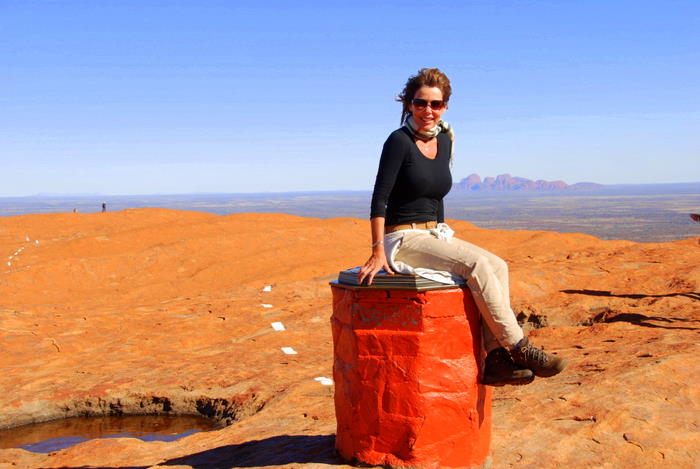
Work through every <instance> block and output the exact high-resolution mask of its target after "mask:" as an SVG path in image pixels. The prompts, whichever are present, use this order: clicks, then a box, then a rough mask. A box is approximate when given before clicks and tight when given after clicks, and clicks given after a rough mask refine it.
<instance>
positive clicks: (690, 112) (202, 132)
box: [0, 0, 700, 196]
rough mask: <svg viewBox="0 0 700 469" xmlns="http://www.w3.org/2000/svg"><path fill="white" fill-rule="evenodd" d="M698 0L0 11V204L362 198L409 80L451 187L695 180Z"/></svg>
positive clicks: (206, 4) (5, 2) (67, 5)
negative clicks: (450, 163) (448, 153)
mask: <svg viewBox="0 0 700 469" xmlns="http://www.w3.org/2000/svg"><path fill="white" fill-rule="evenodd" d="M699 31H700V2H698V1H696V0H687V1H674V0H659V1H654V2H651V1H640V0H637V1H611V0H608V1H596V0H590V1H574V0H558V1H554V0H552V1H526V0H520V1H507V0H503V1H496V0H493V1H444V2H417V1H353V2H347V1H343V2H340V1H337V2H336V1H330V0H326V1H295V2H289V1H268V2H264V3H257V2H243V1H234V0H231V1H208V0H191V1H178V0H171V1H158V0H151V1H148V0H122V1H108V0H104V1H98V0H85V1H51V0H41V1H39V0H34V1H33V0H24V1H20V0H0V164H1V165H2V171H0V175H2V179H3V181H2V183H1V184H0V196H21V195H30V194H35V193H94V192H99V193H103V194H155V193H190V192H267V191H303V190H340V189H343V190H370V189H371V187H372V184H373V182H374V175H375V173H376V168H377V162H378V157H379V152H380V151H381V146H382V144H383V142H384V140H385V139H386V137H387V135H388V134H389V133H390V132H391V131H392V130H393V129H395V128H396V127H398V124H399V115H400V105H399V104H398V103H396V102H394V97H395V95H396V94H397V93H398V92H399V91H400V90H401V88H402V86H403V84H404V82H405V80H406V78H407V77H408V75H410V74H412V73H415V71H417V70H418V69H419V68H421V67H426V66H436V67H439V68H441V69H442V70H443V71H445V72H446V73H447V74H448V75H449V76H450V78H451V80H452V86H453V96H452V99H451V100H450V109H449V110H448V111H447V113H446V114H445V116H444V118H445V119H446V120H448V121H450V122H451V123H452V125H453V126H454V128H455V131H456V133H457V143H456V153H455V164H454V167H453V177H454V179H455V180H459V179H461V178H462V177H466V176H467V175H469V174H470V173H474V172H475V173H478V174H480V175H481V176H482V177H483V176H495V175H497V174H501V173H510V174H512V175H515V176H522V177H528V178H531V179H548V180H553V179H561V180H564V181H566V182H568V183H574V182H580V181H594V182H599V183H607V184H613V183H656V182H691V181H700V170H699V169H698V167H699V166H700V165H699V164H698V162H699V161H700V139H699V138H698V137H697V134H698V129H700V73H698V72H699V68H700V32H699Z"/></svg>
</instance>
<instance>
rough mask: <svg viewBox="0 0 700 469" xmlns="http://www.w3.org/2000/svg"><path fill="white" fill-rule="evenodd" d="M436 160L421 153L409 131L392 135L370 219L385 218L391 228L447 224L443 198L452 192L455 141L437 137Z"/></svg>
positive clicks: (386, 147)
mask: <svg viewBox="0 0 700 469" xmlns="http://www.w3.org/2000/svg"><path fill="white" fill-rule="evenodd" d="M437 139H438V151H437V155H436V157H435V159H430V158H427V157H426V156H425V155H423V154H422V153H421V151H420V150H419V149H418V146H416V142H415V141H414V140H413V136H412V135H411V133H410V131H409V130H408V129H406V128H405V127H401V128H400V129H398V130H395V131H394V132H392V133H391V135H389V138H387V140H386V142H385V143H384V148H383V149H382V156H381V158H380V160H379V170H378V171H377V178H376V180H375V183H374V192H373V194H372V205H371V212H370V217H371V218H374V217H384V218H385V219H386V221H385V223H386V224H387V225H399V224H404V223H420V222H426V221H437V222H438V223H442V222H444V221H445V210H444V206H443V200H442V199H443V198H444V197H445V196H446V195H447V193H448V192H449V191H450V189H451V188H452V175H451V173H450V153H451V150H452V141H451V140H450V137H449V136H448V135H447V134H445V133H440V134H438V136H437Z"/></svg>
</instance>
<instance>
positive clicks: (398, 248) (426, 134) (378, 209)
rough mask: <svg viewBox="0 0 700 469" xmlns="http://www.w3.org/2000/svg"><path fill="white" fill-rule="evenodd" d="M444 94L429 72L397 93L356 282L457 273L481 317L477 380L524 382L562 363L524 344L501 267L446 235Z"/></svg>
mask: <svg viewBox="0 0 700 469" xmlns="http://www.w3.org/2000/svg"><path fill="white" fill-rule="evenodd" d="M451 94H452V89H451V87H450V80H449V79H448V78H447V76H446V75H445V74H444V73H442V72H441V71H440V70H439V69H437V68H424V69H422V70H420V71H419V72H418V74H416V75H414V76H411V77H409V79H408V81H407V82H406V86H405V87H404V89H403V91H402V92H401V94H399V96H398V98H397V101H400V102H401V103H402V104H403V111H402V114H401V123H402V124H403V126H402V127H401V128H400V129H398V130H395V131H394V132H392V133H391V135H389V138H388V139H387V140H386V142H385V143H384V148H383V150H382V156H381V159H380V162H379V170H378V172H377V178H376V181H375V185H374V193H373V195H372V207H371V220H370V221H371V227H372V255H371V256H370V257H369V259H368V260H367V262H366V263H365V264H364V266H363V267H362V268H361V269H360V272H359V274H358V280H359V282H360V283H362V282H363V281H364V280H367V283H368V284H371V283H372V279H373V278H374V276H375V274H376V273H377V272H379V270H381V269H384V270H385V271H386V272H387V273H389V274H393V273H394V271H399V272H402V273H409V272H416V271H417V272H419V273H420V274H421V275H423V276H429V275H431V274H432V275H433V276H436V275H437V276H438V278H439V277H440V276H441V275H442V276H443V277H444V276H448V277H449V275H450V274H456V275H459V276H461V277H462V278H463V279H465V280H466V282H467V285H468V286H469V288H470V290H471V291H472V293H473V295H474V299H475V301H476V304H477V306H478V308H479V312H480V314H481V317H482V323H483V327H482V330H483V335H484V346H485V349H486V351H487V356H486V359H485V368H484V375H483V380H482V381H483V383H484V384H489V385H493V386H502V385H504V384H527V383H530V382H531V381H532V380H533V379H534V377H535V375H536V376H543V377H544V376H553V375H555V374H557V373H559V372H560V371H561V370H563V369H564V367H565V366H566V361H565V360H563V359H561V358H559V357H556V356H552V355H549V354H547V353H545V352H544V351H543V350H541V349H538V348H536V347H534V346H532V345H531V344H529V343H528V339H527V337H525V336H524V334H523V331H522V329H521V328H520V326H519V325H518V322H517V320H516V319H515V314H514V313H513V311H512V309H511V308H510V297H509V289H508V266H507V265H506V263H505V262H504V261H503V260H502V259H500V258H499V257H497V256H496V255H494V254H492V253H490V252H488V251H486V250H484V249H481V248H480V247H478V246H475V245H473V244H470V243H467V242H466V241H462V240H459V239H456V238H452V234H453V232H452V230H450V229H449V227H448V226H447V225H446V224H445V223H444V221H445V213H444V206H443V198H444V197H445V196H446V195H447V193H448V192H449V191H450V188H451V187H452V176H451V174H450V163H451V160H452V143H453V140H454V134H453V133H452V131H451V129H450V126H449V125H448V124H447V123H446V122H445V121H443V120H442V115H443V113H444V112H445V111H446V110H447V103H448V101H449V99H450V95H451ZM428 269H430V270H431V271H427V270H428ZM431 278H435V277H431Z"/></svg>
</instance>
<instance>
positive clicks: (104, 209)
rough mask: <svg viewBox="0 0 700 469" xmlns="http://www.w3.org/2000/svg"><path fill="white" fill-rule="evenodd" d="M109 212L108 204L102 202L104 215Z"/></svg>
mask: <svg viewBox="0 0 700 469" xmlns="http://www.w3.org/2000/svg"><path fill="white" fill-rule="evenodd" d="M106 211H107V204H106V203H105V202H102V213H105V212H106Z"/></svg>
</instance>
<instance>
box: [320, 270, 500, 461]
mask: <svg viewBox="0 0 700 469" xmlns="http://www.w3.org/2000/svg"><path fill="white" fill-rule="evenodd" d="M332 290H333V317H332V318H331V323H332V328H333V344H334V352H335V360H334V364H333V379H334V380H335V412H336V420H337V424H338V429H337V434H336V448H337V450H338V452H339V453H340V455H341V456H342V457H343V458H345V459H347V460H357V461H360V462H363V463H366V464H377V465H379V464H386V465H389V466H393V467H401V466H411V467H419V468H438V467H460V468H461V467H480V466H482V465H484V463H485V461H486V459H487V457H488V453H489V443H490V440H491V388H489V387H487V386H484V385H482V384H480V382H479V376H480V374H481V371H480V363H481V356H482V352H481V333H480V327H481V326H480V320H479V313H478V311H477V309H476V305H475V304H474V301H473V299H472V296H471V293H470V292H469V290H468V289H467V288H460V287H455V288H448V289H438V290H427V291H413V290H378V289H369V288H361V287H360V288H358V287H351V286H345V285H340V284H335V283H334V284H332Z"/></svg>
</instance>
